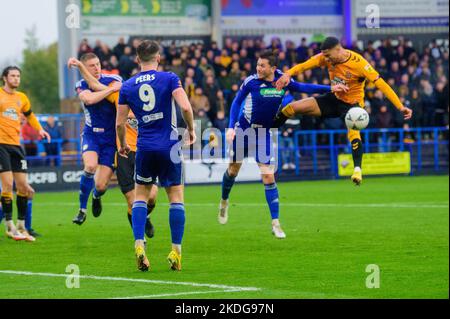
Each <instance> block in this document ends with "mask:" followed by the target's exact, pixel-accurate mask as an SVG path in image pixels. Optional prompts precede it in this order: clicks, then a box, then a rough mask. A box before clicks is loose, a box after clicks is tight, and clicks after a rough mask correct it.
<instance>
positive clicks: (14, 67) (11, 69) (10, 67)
mask: <svg viewBox="0 0 450 319" xmlns="http://www.w3.org/2000/svg"><path fill="white" fill-rule="evenodd" d="M11 71H19V73H22V70H21V69H20V68H19V67H18V66H15V65H11V66H8V67H6V68H5V69H4V70H3V72H2V81H3V84H5V81H4V80H3V78H5V77H7V76H8V75H9V72H11Z"/></svg>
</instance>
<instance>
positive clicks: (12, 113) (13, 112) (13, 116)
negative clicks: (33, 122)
mask: <svg viewBox="0 0 450 319" xmlns="http://www.w3.org/2000/svg"><path fill="white" fill-rule="evenodd" d="M3 116H4V117H9V118H10V119H12V120H14V121H17V120H18V119H19V115H18V114H17V111H16V110H15V109H6V110H5V111H4V112H3Z"/></svg>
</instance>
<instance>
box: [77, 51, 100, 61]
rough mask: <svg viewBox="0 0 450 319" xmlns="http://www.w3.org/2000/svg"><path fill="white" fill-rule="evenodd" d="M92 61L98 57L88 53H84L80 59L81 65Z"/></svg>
mask: <svg viewBox="0 0 450 319" xmlns="http://www.w3.org/2000/svg"><path fill="white" fill-rule="evenodd" d="M92 59H98V56H97V55H96V54H95V53H92V52H89V53H85V54H83V55H82V56H81V57H80V61H81V62H82V63H84V62H86V61H89V60H92Z"/></svg>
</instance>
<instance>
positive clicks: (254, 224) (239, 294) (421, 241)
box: [0, 176, 449, 299]
mask: <svg viewBox="0 0 450 319" xmlns="http://www.w3.org/2000/svg"><path fill="white" fill-rule="evenodd" d="M448 183H449V178H448V176H439V177H383V178H370V179H365V181H364V184H363V185H362V186H361V187H359V188H358V187H354V186H353V185H352V184H351V182H350V181H349V180H338V181H318V182H291V183H279V185H278V186H279V191H280V203H281V215H280V220H281V222H282V226H283V228H284V230H285V232H286V234H287V238H286V239H285V240H277V239H275V238H274V237H273V235H272V234H271V227H270V214H269V212H268V208H267V205H266V203H265V196H264V188H263V187H262V185H261V184H239V183H237V184H236V185H235V187H234V188H233V190H232V193H231V199H230V201H231V204H232V205H231V207H230V211H229V214H230V219H229V223H228V224H227V225H225V226H224V225H220V224H218V222H217V207H218V201H219V197H220V185H214V186H190V187H187V188H186V231H185V237H184V241H183V270H182V271H181V272H172V271H170V270H169V267H168V263H167V261H166V256H167V254H168V253H169V251H170V230H169V223H168V205H167V199H166V196H165V194H164V192H161V193H160V195H159V198H158V200H159V201H158V205H157V208H156V210H155V212H154V214H153V217H152V219H153V222H154V224H155V227H156V233H155V238H153V239H150V240H149V248H148V255H149V259H150V262H151V270H150V271H149V272H147V273H141V272H139V271H138V270H137V268H136V265H135V260H134V249H133V247H134V246H133V245H134V244H133V237H132V232H131V229H130V226H129V224H128V220H127V218H126V206H125V202H124V198H123V197H122V195H121V193H120V192H119V190H118V189H112V190H110V191H109V192H108V193H107V194H106V195H105V197H104V199H103V203H104V210H103V213H102V215H101V216H100V218H98V219H96V218H93V216H92V214H91V213H90V211H89V214H88V218H87V220H86V222H85V224H84V225H83V226H81V227H79V226H76V225H73V224H72V223H71V220H72V218H73V217H74V215H75V214H76V212H77V202H78V199H77V198H78V194H77V192H67V193H50V194H43V193H41V194H37V196H36V198H35V201H34V213H33V214H34V228H35V229H36V230H38V231H39V232H41V233H42V234H43V235H44V236H43V237H41V238H38V240H37V241H36V242H35V243H26V242H14V241H12V240H9V239H7V238H6V237H5V236H4V234H3V227H4V226H3V225H2V235H1V236H0V298H134V297H142V298H275V299H284V298H314V299H317V298H320V299H322V298H448V297H449V288H448V287H449V210H448V209H449V207H448V206H449V189H448V187H449V186H448ZM14 215H16V213H14ZM70 264H76V265H77V266H78V267H79V269H80V275H81V278H80V287H79V288H78V289H76V288H75V289H69V288H67V286H66V281H67V279H68V278H66V276H67V275H68V273H66V267H67V265H70ZM371 264H375V265H377V266H378V267H379V269H380V277H379V278H380V286H379V288H374V289H368V288H367V287H366V278H367V276H369V275H371V273H368V272H366V267H367V265H371ZM69 279H70V278H69ZM69 281H70V280H69Z"/></svg>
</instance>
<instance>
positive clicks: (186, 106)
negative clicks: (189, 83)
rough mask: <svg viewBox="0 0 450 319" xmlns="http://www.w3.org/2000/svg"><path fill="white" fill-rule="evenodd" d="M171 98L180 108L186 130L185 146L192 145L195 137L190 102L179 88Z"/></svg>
mask: <svg viewBox="0 0 450 319" xmlns="http://www.w3.org/2000/svg"><path fill="white" fill-rule="evenodd" d="M172 96H173V98H174V99H175V101H176V102H177V104H178V105H179V106H180V108H181V114H182V116H183V120H184V122H185V123H186V126H187V129H188V133H189V141H188V142H187V143H186V144H187V145H192V144H194V143H195V141H196V139H197V137H196V136H195V127H194V112H193V111H192V106H191V102H189V98H188V97H187V94H186V92H185V91H184V90H183V88H181V87H180V88H178V89H176V90H174V91H173V92H172Z"/></svg>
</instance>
